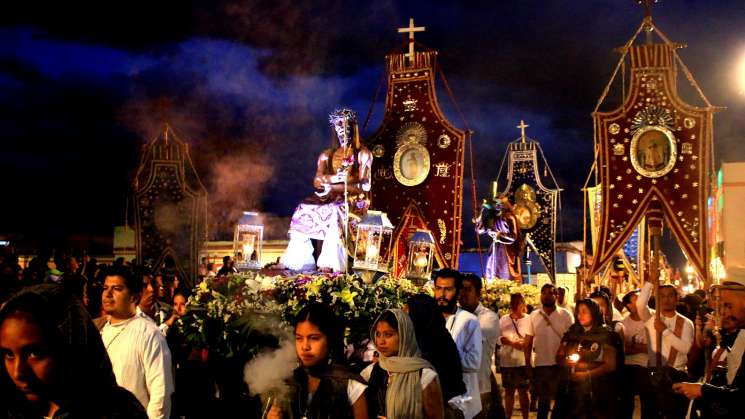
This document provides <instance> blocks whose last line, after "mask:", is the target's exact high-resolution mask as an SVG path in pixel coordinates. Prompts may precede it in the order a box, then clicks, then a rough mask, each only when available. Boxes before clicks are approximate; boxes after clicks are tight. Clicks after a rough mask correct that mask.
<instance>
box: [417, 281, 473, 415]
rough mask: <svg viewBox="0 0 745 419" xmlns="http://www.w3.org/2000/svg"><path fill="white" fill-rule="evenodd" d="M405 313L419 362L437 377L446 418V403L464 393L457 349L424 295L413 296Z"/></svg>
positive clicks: (432, 302)
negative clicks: (406, 313)
mask: <svg viewBox="0 0 745 419" xmlns="http://www.w3.org/2000/svg"><path fill="white" fill-rule="evenodd" d="M404 311H406V312H408V314H409V317H410V318H411V321H412V323H414V333H415V334H416V341H417V344H418V345H419V350H420V351H421V353H422V358H424V359H426V360H427V361H429V363H430V364H432V366H433V367H434V369H435V371H436V372H437V375H438V376H439V377H440V387H441V388H442V398H443V400H444V401H445V408H446V417H447V413H448V412H447V411H448V409H449V407H448V405H447V401H448V400H450V399H452V398H453V397H457V396H460V395H462V394H465V392H466V385H465V384H464V383H463V367H462V365H461V363H460V354H458V348H457V347H456V346H455V342H454V341H453V337H452V336H451V335H450V333H449V332H448V330H447V329H446V328H445V318H444V317H443V316H442V311H440V308H439V307H438V306H437V302H436V301H435V299H434V298H432V297H430V296H429V295H426V294H417V295H414V296H412V297H410V298H409V300H408V301H407V302H406V307H404Z"/></svg>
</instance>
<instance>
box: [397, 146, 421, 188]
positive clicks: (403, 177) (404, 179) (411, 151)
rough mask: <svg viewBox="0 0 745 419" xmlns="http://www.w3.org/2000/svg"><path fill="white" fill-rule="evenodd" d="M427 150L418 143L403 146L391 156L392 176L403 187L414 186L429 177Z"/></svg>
mask: <svg viewBox="0 0 745 419" xmlns="http://www.w3.org/2000/svg"><path fill="white" fill-rule="evenodd" d="M429 168H430V161H429V151H427V148H426V147H424V146H423V145H421V144H418V143H408V144H404V145H402V146H401V147H399V148H398V150H396V154H395V155H394V156H393V175H394V176H395V177H396V180H398V181H399V183H401V184H402V185H404V186H416V185H418V184H420V183H422V182H424V180H425V179H426V178H427V175H429Z"/></svg>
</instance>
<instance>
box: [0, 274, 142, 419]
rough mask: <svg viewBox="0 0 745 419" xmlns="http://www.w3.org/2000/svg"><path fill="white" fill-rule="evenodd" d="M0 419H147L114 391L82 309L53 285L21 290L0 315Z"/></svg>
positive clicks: (135, 404)
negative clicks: (2, 362)
mask: <svg viewBox="0 0 745 419" xmlns="http://www.w3.org/2000/svg"><path fill="white" fill-rule="evenodd" d="M0 352H2V355H3V358H4V360H5V368H2V369H0V394H2V399H3V401H2V403H3V405H2V406H0V409H2V410H1V411H0V417H8V418H14V419H15V418H17V419H32V418H33V419H37V418H38V419H41V418H59V419H61V418H65V419H77V418H85V419H89V418H90V419H92V418H96V419H102V418H110V419H114V418H143V419H146V418H147V414H146V413H145V409H144V408H143V407H142V405H141V404H140V402H139V401H137V399H136V398H135V397H134V395H132V394H131V393H130V392H128V391H127V390H125V389H123V388H121V387H119V386H118V385H117V384H116V379H115V378H114V372H113V370H112V369H111V361H110V360H109V357H108V355H107V354H106V348H104V345H103V342H102V341H101V335H100V334H99V332H98V330H97V329H96V327H95V326H94V325H93V322H92V321H91V318H90V316H89V315H88V312H87V311H86V309H85V308H84V307H83V306H82V304H81V303H80V301H78V299H77V298H75V297H73V296H72V295H71V294H69V293H68V292H67V291H65V290H64V289H63V288H62V287H60V286H59V285H37V286H33V287H29V288H27V289H25V290H23V291H21V292H20V293H19V294H17V295H16V296H15V297H13V298H11V299H10V300H9V301H8V302H7V303H6V304H5V306H3V308H2V310H0Z"/></svg>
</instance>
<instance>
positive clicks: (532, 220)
mask: <svg viewBox="0 0 745 419" xmlns="http://www.w3.org/2000/svg"><path fill="white" fill-rule="evenodd" d="M514 213H515V217H516V218H517V224H518V225H519V226H520V228H521V229H522V230H530V229H531V228H533V227H535V225H536V223H537V222H538V217H539V216H540V215H541V209H540V207H539V206H538V204H536V203H535V202H533V201H518V202H517V203H516V204H515V206H514Z"/></svg>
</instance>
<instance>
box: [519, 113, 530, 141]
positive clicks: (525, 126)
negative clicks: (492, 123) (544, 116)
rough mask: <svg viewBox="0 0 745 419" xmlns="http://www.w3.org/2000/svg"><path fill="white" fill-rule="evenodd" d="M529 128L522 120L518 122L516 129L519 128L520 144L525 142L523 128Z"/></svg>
mask: <svg viewBox="0 0 745 419" xmlns="http://www.w3.org/2000/svg"><path fill="white" fill-rule="evenodd" d="M529 126H530V125H528V124H526V123H525V121H523V120H522V119H521V120H520V125H518V126H517V128H520V139H521V140H522V142H525V128H528V127H529Z"/></svg>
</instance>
